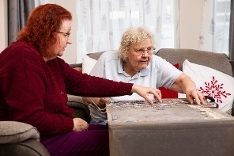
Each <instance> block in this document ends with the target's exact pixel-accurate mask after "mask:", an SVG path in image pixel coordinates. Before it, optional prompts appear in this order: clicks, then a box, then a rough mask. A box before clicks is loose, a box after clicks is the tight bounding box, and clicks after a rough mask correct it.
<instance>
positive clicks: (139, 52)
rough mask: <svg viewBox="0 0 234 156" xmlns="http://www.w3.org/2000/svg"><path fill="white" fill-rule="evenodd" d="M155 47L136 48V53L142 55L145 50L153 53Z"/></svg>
mask: <svg viewBox="0 0 234 156" xmlns="http://www.w3.org/2000/svg"><path fill="white" fill-rule="evenodd" d="M154 50H155V48H154V47H148V48H146V49H136V50H135V53H136V55H142V54H145V51H146V52H147V53H148V54H150V55H151V54H152V53H153V52H154Z"/></svg>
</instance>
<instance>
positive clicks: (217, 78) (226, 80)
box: [183, 60, 234, 114]
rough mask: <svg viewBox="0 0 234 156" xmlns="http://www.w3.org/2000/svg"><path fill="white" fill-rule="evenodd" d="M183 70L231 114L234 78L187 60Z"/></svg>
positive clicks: (199, 87) (206, 93) (204, 92)
mask: <svg viewBox="0 0 234 156" xmlns="http://www.w3.org/2000/svg"><path fill="white" fill-rule="evenodd" d="M183 72H184V73H185V74H187V75H188V76H190V77H191V79H192V80H193V81H194V82H195V84H196V87H197V89H198V90H200V91H201V92H202V93H203V94H204V95H208V96H211V97H213V98H214V99H215V102H216V103H218V104H219V108H220V109H221V110H223V111H225V112H227V113H229V114H231V109H232V105H233V100H234V87H233V86H234V78H233V77H231V76H229V75H227V74H224V73H222V72H220V71H217V70H215V69H212V68H209V67H206V66H202V65H198V64H195V63H191V62H189V61H188V60H185V61H184V63H183Z"/></svg>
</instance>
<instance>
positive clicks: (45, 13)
mask: <svg viewBox="0 0 234 156" xmlns="http://www.w3.org/2000/svg"><path fill="white" fill-rule="evenodd" d="M64 20H72V15H71V13H70V12H69V11H68V10H66V9H65V8H63V7H61V6H59V5H57V4H45V5H39V6H38V7H36V8H34V9H33V10H32V11H31V13H30V14H29V17H28V19H27V22H26V25H25V26H24V27H23V28H22V29H21V30H20V31H19V33H18V37H17V40H25V41H26V42H29V43H31V44H32V45H34V46H35V47H36V48H37V50H38V51H39V52H40V53H41V55H42V56H44V57H47V56H51V53H52V52H51V51H50V48H51V47H52V46H54V45H55V44H56V42H57V40H58V38H57V34H56V32H59V30H60V27H61V25H62V22H63V21H64Z"/></svg>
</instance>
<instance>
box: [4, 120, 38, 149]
mask: <svg viewBox="0 0 234 156" xmlns="http://www.w3.org/2000/svg"><path fill="white" fill-rule="evenodd" d="M39 138H40V134H39V132H38V131H37V129H36V128H35V127H33V126H31V125H29V124H26V123H22V122H16V121H0V144H10V143H20V142H22V141H25V140H27V139H36V140H38V141H39Z"/></svg>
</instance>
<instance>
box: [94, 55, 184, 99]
mask: <svg viewBox="0 0 234 156" xmlns="http://www.w3.org/2000/svg"><path fill="white" fill-rule="evenodd" d="M181 73H182V72H181V71H180V70H178V69H176V68H175V67H174V66H173V65H172V64H170V63H169V62H167V61H166V60H165V59H162V58H161V57H159V56H156V55H153V56H152V59H151V61H150V63H149V65H148V66H147V68H145V69H142V70H140V71H139V72H137V73H136V74H135V75H134V76H132V77H131V76H130V75H128V74H127V73H126V72H125V71H124V70H123V62H122V60H121V59H119V58H118V51H107V52H104V53H103V54H102V55H101V56H100V58H99V59H98V61H97V63H96V64H95V65H94V67H93V69H92V70H91V72H90V75H93V76H97V77H103V78H107V79H110V80H114V81H122V82H129V83H134V84H137V85H142V86H147V87H152V88H159V87H160V86H164V87H165V88H170V87H171V85H172V84H173V83H174V82H175V80H176V78H177V77H178V76H179V75H180V74H181ZM111 98H112V100H143V98H142V97H140V96H139V95H138V94H136V93H133V94H132V95H131V96H129V95H125V96H121V97H111ZM152 98H153V97H152Z"/></svg>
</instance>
